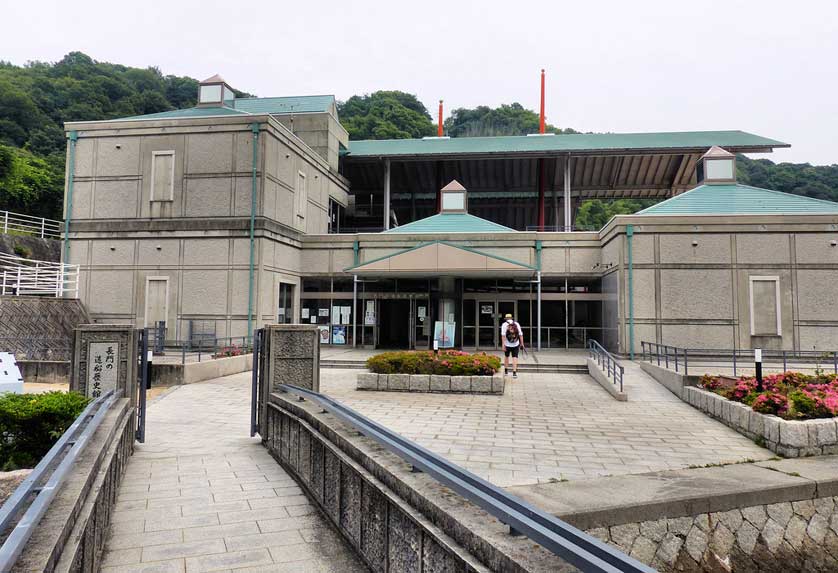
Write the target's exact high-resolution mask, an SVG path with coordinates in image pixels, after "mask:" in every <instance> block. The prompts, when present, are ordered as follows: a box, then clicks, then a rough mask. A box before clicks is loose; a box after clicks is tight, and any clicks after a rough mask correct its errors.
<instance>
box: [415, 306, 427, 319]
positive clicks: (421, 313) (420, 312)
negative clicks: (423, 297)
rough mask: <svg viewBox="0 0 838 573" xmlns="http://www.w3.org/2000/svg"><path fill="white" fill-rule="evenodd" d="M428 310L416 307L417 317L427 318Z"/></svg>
mask: <svg viewBox="0 0 838 573" xmlns="http://www.w3.org/2000/svg"><path fill="white" fill-rule="evenodd" d="M427 311H428V309H427V308H426V307H424V306H417V307H416V316H418V317H419V318H425V316H426V314H427Z"/></svg>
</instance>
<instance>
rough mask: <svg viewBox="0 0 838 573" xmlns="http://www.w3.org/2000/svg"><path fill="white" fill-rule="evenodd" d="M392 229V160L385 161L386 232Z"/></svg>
mask: <svg viewBox="0 0 838 573" xmlns="http://www.w3.org/2000/svg"><path fill="white" fill-rule="evenodd" d="M389 228H390V160H389V159H385V160H384V230H385V231H386V230H387V229H389Z"/></svg>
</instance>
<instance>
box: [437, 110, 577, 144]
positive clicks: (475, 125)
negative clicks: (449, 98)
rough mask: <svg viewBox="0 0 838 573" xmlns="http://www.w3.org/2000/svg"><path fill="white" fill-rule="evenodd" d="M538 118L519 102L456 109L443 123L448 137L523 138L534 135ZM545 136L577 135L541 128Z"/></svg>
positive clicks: (574, 131)
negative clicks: (492, 106) (517, 136)
mask: <svg viewBox="0 0 838 573" xmlns="http://www.w3.org/2000/svg"><path fill="white" fill-rule="evenodd" d="M538 125H539V116H538V114H537V113H535V112H534V111H532V110H529V109H526V108H524V106H522V105H521V104H519V103H513V104H509V105H507V104H503V105H501V106H500V107H497V108H490V107H488V106H485V105H481V106H478V107H476V108H474V109H467V108H462V107H461V108H457V109H455V110H454V111H452V112H451V116H450V117H449V118H448V119H446V120H445V133H446V135H448V136H450V137H484V136H496V135H527V134H529V133H538ZM545 131H546V132H547V133H578V132H577V131H576V130H573V129H570V128H566V129H560V128H558V127H555V126H553V125H550V124H547V125H545Z"/></svg>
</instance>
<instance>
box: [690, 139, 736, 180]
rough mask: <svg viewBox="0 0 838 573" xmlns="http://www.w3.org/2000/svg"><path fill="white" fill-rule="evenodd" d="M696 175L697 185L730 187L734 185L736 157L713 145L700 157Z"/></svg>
mask: <svg viewBox="0 0 838 573" xmlns="http://www.w3.org/2000/svg"><path fill="white" fill-rule="evenodd" d="M696 175H697V176H698V183H699V184H707V185H714V184H716V185H730V184H731V183H736V156H735V155H734V154H733V153H731V152H730V151H726V150H724V149H722V148H721V147H719V146H718V145H714V146H713V147H711V148H710V150H709V151H708V152H707V153H705V154H704V155H702V156H701V161H700V162H699V164H698V170H697V173H696Z"/></svg>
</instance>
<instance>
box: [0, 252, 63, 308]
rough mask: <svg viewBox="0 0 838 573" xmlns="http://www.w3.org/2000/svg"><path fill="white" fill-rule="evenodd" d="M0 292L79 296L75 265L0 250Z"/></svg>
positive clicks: (5, 293)
mask: <svg viewBox="0 0 838 573" xmlns="http://www.w3.org/2000/svg"><path fill="white" fill-rule="evenodd" d="M0 294H3V295H15V296H22V295H26V296H52V297H55V298H62V297H64V296H67V297H69V298H78V297H79V265H68V264H64V263H54V262H51V261H39V260H35V259H25V258H23V257H18V256H15V255H9V254H6V253H0Z"/></svg>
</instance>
